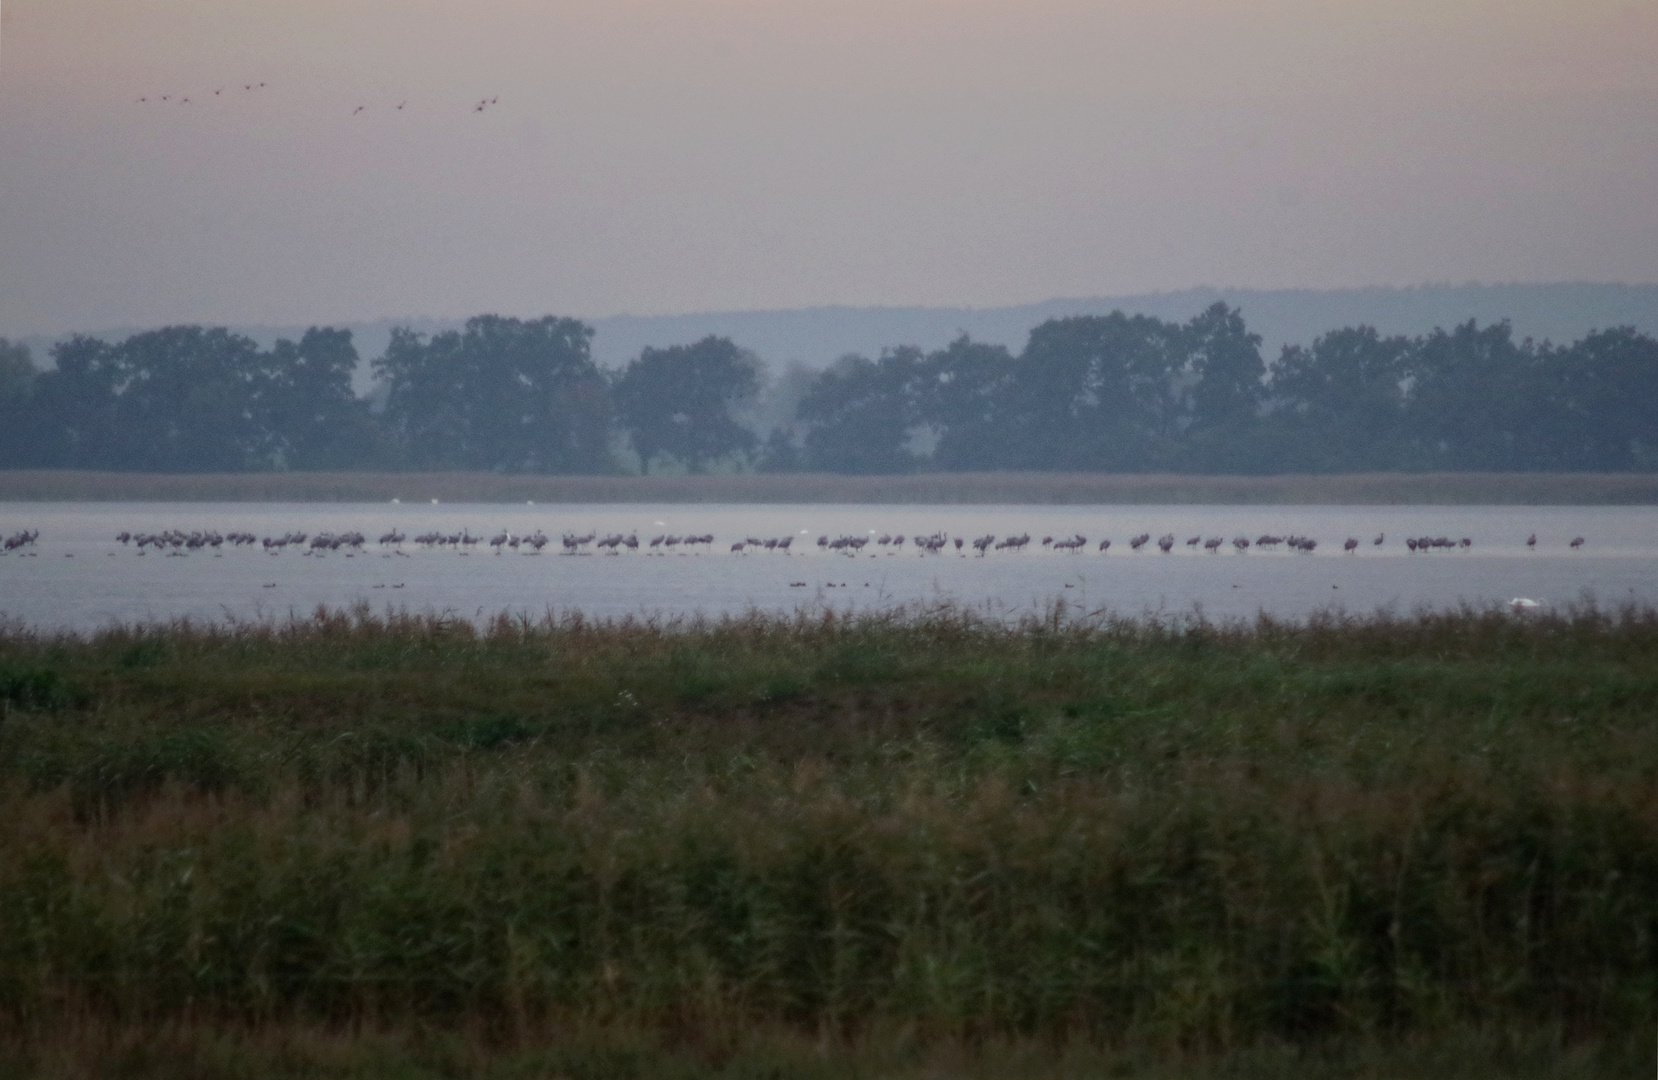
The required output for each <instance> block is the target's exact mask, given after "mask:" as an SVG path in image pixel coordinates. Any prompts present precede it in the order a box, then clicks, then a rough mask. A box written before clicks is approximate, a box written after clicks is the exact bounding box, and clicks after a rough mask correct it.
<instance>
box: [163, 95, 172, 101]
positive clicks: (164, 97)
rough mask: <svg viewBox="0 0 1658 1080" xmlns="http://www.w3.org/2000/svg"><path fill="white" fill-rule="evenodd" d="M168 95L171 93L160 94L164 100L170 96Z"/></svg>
mask: <svg viewBox="0 0 1658 1080" xmlns="http://www.w3.org/2000/svg"><path fill="white" fill-rule="evenodd" d="M170 97H172V95H171V94H162V95H161V100H162V101H166V100H167V99H168V98H170Z"/></svg>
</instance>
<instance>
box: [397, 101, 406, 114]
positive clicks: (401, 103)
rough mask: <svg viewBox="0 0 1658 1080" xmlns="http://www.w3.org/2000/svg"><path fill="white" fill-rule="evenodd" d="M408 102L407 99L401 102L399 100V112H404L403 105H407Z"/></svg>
mask: <svg viewBox="0 0 1658 1080" xmlns="http://www.w3.org/2000/svg"><path fill="white" fill-rule="evenodd" d="M407 104H408V102H407V101H400V102H398V103H397V111H398V112H402V111H403V106H405V105H407Z"/></svg>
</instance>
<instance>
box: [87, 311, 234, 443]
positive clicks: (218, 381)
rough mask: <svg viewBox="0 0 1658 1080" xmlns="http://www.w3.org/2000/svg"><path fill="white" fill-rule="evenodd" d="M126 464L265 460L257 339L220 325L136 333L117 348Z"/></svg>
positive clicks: (120, 438) (120, 434) (118, 411)
mask: <svg viewBox="0 0 1658 1080" xmlns="http://www.w3.org/2000/svg"><path fill="white" fill-rule="evenodd" d="M113 360H114V369H115V379H116V391H117V394H118V397H117V399H116V407H115V414H116V429H117V434H118V438H117V446H118V448H119V453H120V460H121V464H122V466H123V467H127V468H136V469H148V470H153V471H156V472H234V471H239V470H242V469H248V468H253V467H257V466H259V465H261V464H263V462H262V461H261V456H260V451H261V449H262V447H261V443H262V441H263V440H262V439H261V438H260V433H259V431H258V425H257V420H256V416H255V413H256V411H257V406H256V404H255V396H256V393H257V389H256V385H257V382H258V380H259V376H260V370H259V369H260V354H259V346H258V345H257V344H255V343H254V341H253V340H252V339H251V338H247V337H244V336H242V335H240V334H233V333H231V332H230V331H229V330H226V329H223V328H215V329H207V328H204V327H200V326H171V327H167V328H165V329H161V330H155V331H151V332H149V333H145V334H135V335H133V336H132V337H130V338H128V339H127V340H126V341H124V342H122V343H121V344H120V345H118V346H116V348H115V350H114V354H113Z"/></svg>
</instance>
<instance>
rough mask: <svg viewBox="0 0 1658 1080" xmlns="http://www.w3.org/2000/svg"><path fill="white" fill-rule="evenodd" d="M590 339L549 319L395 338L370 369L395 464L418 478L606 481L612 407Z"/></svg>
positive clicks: (486, 319) (486, 321) (476, 322)
mask: <svg viewBox="0 0 1658 1080" xmlns="http://www.w3.org/2000/svg"><path fill="white" fill-rule="evenodd" d="M592 337H593V331H592V330H591V329H590V328H589V327H587V326H585V325H583V324H582V323H580V322H577V321H576V320H575V319H561V318H555V317H553V316H551V315H549V316H547V317H546V318H542V319H536V320H533V321H528V322H526V321H523V320H519V319H509V318H504V317H502V316H499V315H479V316H478V317H476V318H473V319H468V320H467V322H466V327H465V329H463V330H461V331H458V332H457V331H449V332H447V333H442V334H436V335H434V336H433V337H432V338H431V339H430V340H426V339H425V338H424V337H423V336H422V335H420V334H416V333H414V332H413V331H410V330H396V331H393V333H392V339H391V344H390V345H389V346H387V348H386V355H385V356H383V357H381V358H380V359H379V360H376V361H375V362H374V370H375V373H376V374H377V375H378V376H379V377H380V378H381V379H383V380H385V382H386V384H387V388H388V393H387V398H386V411H385V416H384V422H385V424H386V426H387V429H388V431H389V432H390V435H391V437H392V439H393V441H394V443H395V445H396V446H397V449H398V454H399V457H400V459H401V460H402V461H404V462H406V463H407V464H408V465H409V466H410V467H413V468H421V469H499V470H504V471H507V472H554V473H569V472H593V471H603V470H605V469H606V468H607V466H608V457H609V423H610V409H609V397H608V395H607V393H606V387H605V381H604V376H603V375H601V374H600V372H599V369H598V367H597V366H596V365H595V364H594V363H593V358H592V356H591V355H590V353H589V344H590V342H591V340H592Z"/></svg>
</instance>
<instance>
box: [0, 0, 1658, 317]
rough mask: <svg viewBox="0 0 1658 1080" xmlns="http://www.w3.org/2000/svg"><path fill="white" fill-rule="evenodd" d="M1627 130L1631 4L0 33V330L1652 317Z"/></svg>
mask: <svg viewBox="0 0 1658 1080" xmlns="http://www.w3.org/2000/svg"><path fill="white" fill-rule="evenodd" d="M259 84H263V85H262V86H260V85H259ZM250 85H252V86H253V89H246V87H248V86H250ZM163 94H165V95H167V96H168V98H169V100H168V101H166V102H162V101H161V100H160V95H163ZM185 97H188V98H189V99H190V103H189V104H188V105H186V104H183V103H182V100H181V99H182V98H185ZM140 98H147V99H148V100H147V101H139V100H138V99H140ZM484 99H489V100H490V101H492V102H493V103H492V104H487V105H485V107H484V108H483V110H482V111H478V108H477V105H478V103H479V102H480V101H482V100H484ZM400 103H402V105H403V108H401V109H398V108H397V106H398V105H399V104H400ZM359 108H360V109H361V111H358V110H359ZM1655 118H1658V0H1092V2H1084V0H1016V2H1015V0H586V2H577V0H0V334H11V335H14V336H15V335H23V334H55V333H62V332H66V331H71V330H97V329H112V328H121V327H143V326H154V325H161V324H164V323H176V322H186V321H188V322H212V323H231V324H251V323H263V324H278V325H294V324H301V325H303V324H307V323H326V322H331V321H351V320H362V319H374V318H381V317H401V316H429V317H456V316H465V315H470V314H475V313H478V312H484V311H491V312H500V313H503V314H515V315H524V316H532V315H540V314H546V313H557V314H570V315H577V316H583V317H598V316H604V315H611V314H616V313H623V312H627V313H635V314H663V313H676V312H696V311H717V310H745V309H775V308H789V307H800V306H812V305H825V304H857V305H912V304H942V305H986V306H988V305H999V304H1013V303H1024V302H1031V301H1037V300H1042V299H1045V298H1049V297H1058V296H1095V295H1121V294H1129V293H1141V292H1149V291H1156V290H1163V289H1180V288H1186V287H1190V286H1196V285H1215V286H1227V287H1249V288H1288V287H1309V288H1342V287H1351V286H1361V285H1409V284H1416V283H1421V282H1430V281H1487V282H1525V281H1558V280H1583V281H1629V282H1653V281H1658V179H1655V178H1658V119H1655Z"/></svg>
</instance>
